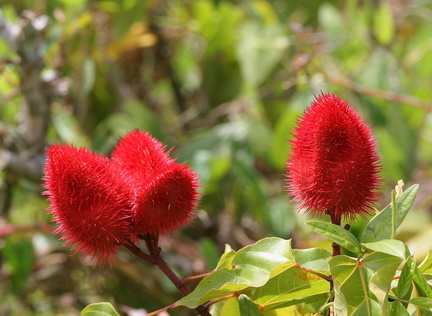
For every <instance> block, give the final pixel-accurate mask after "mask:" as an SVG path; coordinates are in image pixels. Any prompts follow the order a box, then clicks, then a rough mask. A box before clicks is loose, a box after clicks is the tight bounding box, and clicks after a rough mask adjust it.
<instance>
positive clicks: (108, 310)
mask: <svg viewBox="0 0 432 316" xmlns="http://www.w3.org/2000/svg"><path fill="white" fill-rule="evenodd" d="M81 316H120V314H119V313H117V312H116V310H115V309H114V307H113V306H112V305H111V304H110V303H107V302H101V303H94V304H90V305H87V307H85V308H84V309H83V310H82V311H81Z"/></svg>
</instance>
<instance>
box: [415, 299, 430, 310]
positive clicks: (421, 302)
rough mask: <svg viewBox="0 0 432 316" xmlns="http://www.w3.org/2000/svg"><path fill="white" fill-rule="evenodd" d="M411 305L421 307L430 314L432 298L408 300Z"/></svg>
mask: <svg viewBox="0 0 432 316" xmlns="http://www.w3.org/2000/svg"><path fill="white" fill-rule="evenodd" d="M410 303H411V304H414V305H416V306H418V307H421V308H423V309H425V310H427V311H428V312H432V298H427V297H415V298H413V299H411V300H410Z"/></svg>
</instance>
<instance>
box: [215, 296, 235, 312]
mask: <svg viewBox="0 0 432 316" xmlns="http://www.w3.org/2000/svg"><path fill="white" fill-rule="evenodd" d="M211 314H212V316H225V315H232V316H240V307H239V301H238V299H237V297H233V298H230V299H226V300H222V301H220V302H218V303H216V304H214V305H213V308H212V310H211Z"/></svg>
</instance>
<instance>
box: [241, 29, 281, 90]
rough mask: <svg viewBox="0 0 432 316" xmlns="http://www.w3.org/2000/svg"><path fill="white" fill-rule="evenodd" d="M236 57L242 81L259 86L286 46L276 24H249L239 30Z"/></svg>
mask: <svg viewBox="0 0 432 316" xmlns="http://www.w3.org/2000/svg"><path fill="white" fill-rule="evenodd" d="M239 35H240V40H239V42H238V45H237V56H238V61H239V63H240V67H241V71H242V75H243V79H244V80H245V81H246V82H248V83H249V84H250V85H251V86H252V87H257V86H259V85H260V84H261V83H262V82H263V81H264V80H265V79H267V76H268V75H269V74H270V72H271V71H272V70H273V68H274V67H275V66H276V64H277V63H278V61H279V60H280V58H281V56H282V52H283V50H284V49H285V47H286V46H287V45H288V42H287V39H286V37H284V36H283V33H282V28H281V27H280V25H278V24H272V25H268V26H263V25H261V24H260V23H258V22H249V23H246V24H244V25H243V27H242V28H241V29H240V34H239Z"/></svg>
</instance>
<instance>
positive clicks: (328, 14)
mask: <svg viewBox="0 0 432 316" xmlns="http://www.w3.org/2000/svg"><path fill="white" fill-rule="evenodd" d="M318 17H319V21H320V24H321V26H322V27H323V28H324V29H325V30H326V31H327V32H328V33H330V35H332V34H331V33H332V32H341V31H343V30H344V27H345V25H344V23H343V21H342V18H341V14H340V10H338V9H337V8H336V7H335V6H333V5H332V4H331V3H325V2H324V3H323V4H322V5H320V7H319V11H318Z"/></svg>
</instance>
